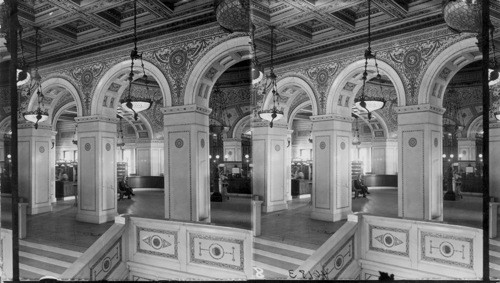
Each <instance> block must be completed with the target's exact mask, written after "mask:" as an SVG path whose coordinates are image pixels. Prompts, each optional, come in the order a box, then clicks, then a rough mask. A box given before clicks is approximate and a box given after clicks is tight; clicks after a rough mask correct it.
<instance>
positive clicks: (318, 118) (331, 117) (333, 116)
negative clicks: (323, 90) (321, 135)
mask: <svg viewBox="0 0 500 283" xmlns="http://www.w3.org/2000/svg"><path fill="white" fill-rule="evenodd" d="M309 119H310V120H311V121H312V122H313V123H314V122H321V121H341V122H348V123H352V121H353V120H354V118H352V117H351V116H349V117H345V116H341V115H338V114H325V115H316V116H311V117H309Z"/></svg>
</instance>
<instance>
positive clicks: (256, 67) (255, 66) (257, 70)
mask: <svg viewBox="0 0 500 283" xmlns="http://www.w3.org/2000/svg"><path fill="white" fill-rule="evenodd" d="M250 34H251V36H250V46H251V49H252V70H251V71H252V84H258V83H260V81H262V79H263V78H264V72H263V71H262V66H261V65H260V64H259V61H258V60H257V45H256V44H255V26H254V25H252V31H251V33H250Z"/></svg>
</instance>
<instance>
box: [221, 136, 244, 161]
mask: <svg viewBox="0 0 500 283" xmlns="http://www.w3.org/2000/svg"><path fill="white" fill-rule="evenodd" d="M223 146H224V153H223V154H224V156H223V158H224V159H223V160H224V161H238V162H241V139H238V138H225V139H224V141H223Z"/></svg>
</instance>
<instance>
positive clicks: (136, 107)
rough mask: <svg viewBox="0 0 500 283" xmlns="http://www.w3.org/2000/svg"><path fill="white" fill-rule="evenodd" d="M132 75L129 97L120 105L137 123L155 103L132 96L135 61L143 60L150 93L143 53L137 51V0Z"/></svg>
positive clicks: (135, 2) (147, 89) (147, 91)
mask: <svg viewBox="0 0 500 283" xmlns="http://www.w3.org/2000/svg"><path fill="white" fill-rule="evenodd" d="M130 59H131V61H132V62H131V63H130V74H129V77H128V80H129V88H128V95H127V97H126V98H125V99H121V100H120V104H121V105H122V108H123V110H125V111H129V112H133V113H134V120H136V121H137V118H138V115H137V113H139V112H141V111H144V110H148V109H149V108H151V105H152V104H153V101H152V100H151V99H149V98H141V97H134V96H133V95H132V82H133V81H134V60H139V59H140V60H141V66H142V72H143V74H144V75H143V79H144V80H145V82H146V94H148V93H149V87H148V76H147V75H146V71H145V69H144V62H143V61H142V53H141V54H139V52H138V51H137V0H134V49H133V50H132V52H130Z"/></svg>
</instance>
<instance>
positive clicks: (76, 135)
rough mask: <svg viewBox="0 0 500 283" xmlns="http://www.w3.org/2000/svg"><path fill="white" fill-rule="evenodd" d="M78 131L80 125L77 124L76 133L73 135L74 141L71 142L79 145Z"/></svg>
mask: <svg viewBox="0 0 500 283" xmlns="http://www.w3.org/2000/svg"><path fill="white" fill-rule="evenodd" d="M77 129H78V124H75V132H74V133H73V140H72V141H71V142H73V144H78V134H77V132H76V130H77Z"/></svg>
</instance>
